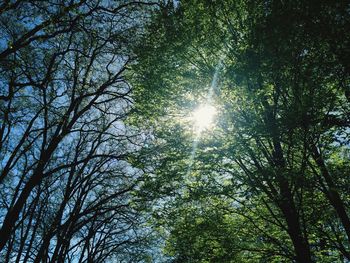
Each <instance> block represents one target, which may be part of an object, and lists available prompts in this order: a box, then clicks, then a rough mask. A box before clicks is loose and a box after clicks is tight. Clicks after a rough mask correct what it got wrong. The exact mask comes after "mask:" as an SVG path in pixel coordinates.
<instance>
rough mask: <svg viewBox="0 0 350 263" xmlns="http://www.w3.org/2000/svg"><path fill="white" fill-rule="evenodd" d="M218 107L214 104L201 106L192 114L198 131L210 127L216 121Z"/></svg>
mask: <svg viewBox="0 0 350 263" xmlns="http://www.w3.org/2000/svg"><path fill="white" fill-rule="evenodd" d="M215 114H216V109H215V107H214V106H212V105H201V106H199V107H198V108H197V109H196V110H195V111H194V112H193V115H192V118H193V121H194V125H195V129H196V132H197V133H201V132H202V131H204V130H207V129H209V128H210V127H211V126H212V124H213V121H214V117H215Z"/></svg>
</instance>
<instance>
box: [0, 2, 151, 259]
mask: <svg viewBox="0 0 350 263" xmlns="http://www.w3.org/2000/svg"><path fill="white" fill-rule="evenodd" d="M153 4H154V3H151V2H147V1H146V2H133V1H116V2H115V1H113V2H112V1H85V0H81V1H68V2H67V1H49V2H46V1H23V0H17V1H5V2H3V3H2V4H1V6H0V19H1V26H0V27H1V38H2V40H1V43H0V70H1V77H0V80H1V83H0V85H1V89H0V116H1V123H0V156H1V157H0V159H1V164H0V165H1V166H0V167H1V168H0V184H1V188H0V189H1V190H0V198H1V200H0V222H1V225H0V257H1V258H3V259H4V262H49V261H50V262H63V261H64V262H106V260H112V259H115V260H116V259H117V258H123V259H128V258H129V259H130V260H134V262H137V261H138V260H139V257H140V253H141V252H142V249H143V244H146V243H145V242H146V240H145V238H146V235H147V231H146V230H142V231H140V229H141V228H142V223H143V222H144V220H143V215H142V214H141V213H140V211H138V210H137V209H136V205H135V204H133V202H132V200H133V192H134V191H135V189H136V188H137V187H138V185H139V184H140V182H141V175H142V171H140V170H137V169H133V168H132V167H131V166H130V164H129V162H128V155H129V154H130V153H133V152H136V151H137V150H138V148H139V147H138V146H137V145H138V144H141V142H142V141H143V140H144V139H142V137H141V136H140V135H139V132H138V131H137V130H135V129H133V128H131V127H127V126H126V125H125V123H124V120H125V118H126V116H127V114H128V112H129V110H130V109H131V104H132V100H131V97H130V92H131V87H130V85H129V83H128V80H127V79H126V77H125V76H126V74H125V72H126V70H127V67H128V65H129V64H130V63H131V61H133V60H134V55H133V53H132V45H133V44H135V43H137V42H138V41H139V40H138V37H139V35H140V34H141V28H142V26H143V24H144V23H145V21H146V18H147V12H148V11H147V10H149V9H148V7H150V8H151V7H152V5H153ZM136 17H137V19H135V18H136Z"/></svg>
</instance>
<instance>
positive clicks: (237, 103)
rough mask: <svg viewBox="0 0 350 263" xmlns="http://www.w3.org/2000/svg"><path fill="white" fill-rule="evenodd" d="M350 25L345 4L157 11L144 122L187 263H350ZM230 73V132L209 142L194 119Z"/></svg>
mask: <svg viewBox="0 0 350 263" xmlns="http://www.w3.org/2000/svg"><path fill="white" fill-rule="evenodd" d="M349 25H350V13H349V5H348V4H346V3H345V2H342V1H334V2H330V1H258V2H257V1H249V0H245V1H244V0H232V1H205V0H193V1H182V2H180V3H179V5H178V6H177V7H174V6H172V5H169V6H165V7H162V8H160V10H158V12H156V13H155V14H154V19H153V22H152V24H151V25H150V27H149V28H148V30H147V31H146V36H145V42H144V43H143V45H142V47H140V49H139V50H137V51H136V52H137V53H138V54H139V55H140V60H139V61H138V63H136V64H135V65H134V70H135V72H136V73H135V78H134V86H135V89H136V91H135V93H134V95H135V101H136V109H139V112H138V114H136V115H135V119H136V120H138V121H147V127H148V128H149V127H151V128H152V132H153V135H154V137H155V138H156V139H155V143H154V144H153V145H150V147H149V149H148V150H149V155H147V154H146V155H145V158H144V159H143V162H144V163H147V165H148V166H149V167H151V169H150V172H149V174H150V175H149V176H150V178H152V180H150V181H152V182H150V183H149V184H147V185H145V187H144V189H142V193H143V194H144V196H149V195H152V193H154V192H156V193H157V197H158V198H159V200H160V201H159V203H157V205H155V206H154V210H155V211H156V212H155V214H157V217H156V221H157V223H158V224H159V225H161V226H162V227H163V228H164V229H166V231H164V233H168V234H165V239H166V240H167V246H166V250H165V252H166V253H168V254H170V255H171V256H173V257H174V260H175V261H176V260H177V261H176V262H292V261H298V262H310V261H315V262H342V260H343V259H344V258H347V259H348V260H350V254H349V248H350V246H349V238H350V235H349V234H350V232H349V231H347V230H346V224H347V223H346V220H347V219H349V218H348V214H349V209H348V208H349V198H348V194H349V190H348V187H347V186H348V185H349V183H350V181H349V178H348V176H347V175H348V173H349V167H348V159H349V113H350V112H349V108H350V107H349V106H350V103H349V101H350V99H349V98H350V96H349V94H350V93H349V85H348V84H349V81H350V76H349V64H348V61H350V60H347V59H345V58H348V57H349V49H348V48H347V47H346V44H344V43H348V42H349V34H348V33H347V32H348V30H347V29H348V28H349ZM342 41H344V43H343V42H342ZM218 64H222V67H221V68H220V67H218V66H217V65H218ZM218 69H219V71H220V72H219V74H218V76H219V83H218V88H216V89H214V94H213V97H212V100H213V101H214V103H215V104H216V105H217V107H218V108H219V109H220V113H219V116H218V117H217V118H218V121H217V127H216V128H215V129H214V130H213V131H211V132H208V133H205V134H203V135H202V137H201V138H200V139H199V141H195V137H194V136H193V134H191V133H190V132H189V131H188V128H187V127H186V125H190V124H189V123H188V122H185V121H183V119H184V117H186V116H187V115H188V113H189V112H190V111H191V109H193V108H194V106H195V105H196V104H198V103H199V102H200V101H203V100H205V99H203V98H206V94H207V93H208V92H209V91H208V86H210V85H211V84H210V83H211V81H212V78H213V75H214V74H215V71H216V70H218ZM216 75H217V74H216ZM136 113H137V112H136ZM174 116H176V117H174ZM193 141H195V142H193ZM158 142H161V144H159V143H158ZM237 202H238V204H239V205H237ZM164 203H166V205H164ZM342 209H343V210H342ZM341 210H342V211H345V212H344V213H345V215H344V213H343V212H341ZM157 211H158V212H157Z"/></svg>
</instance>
